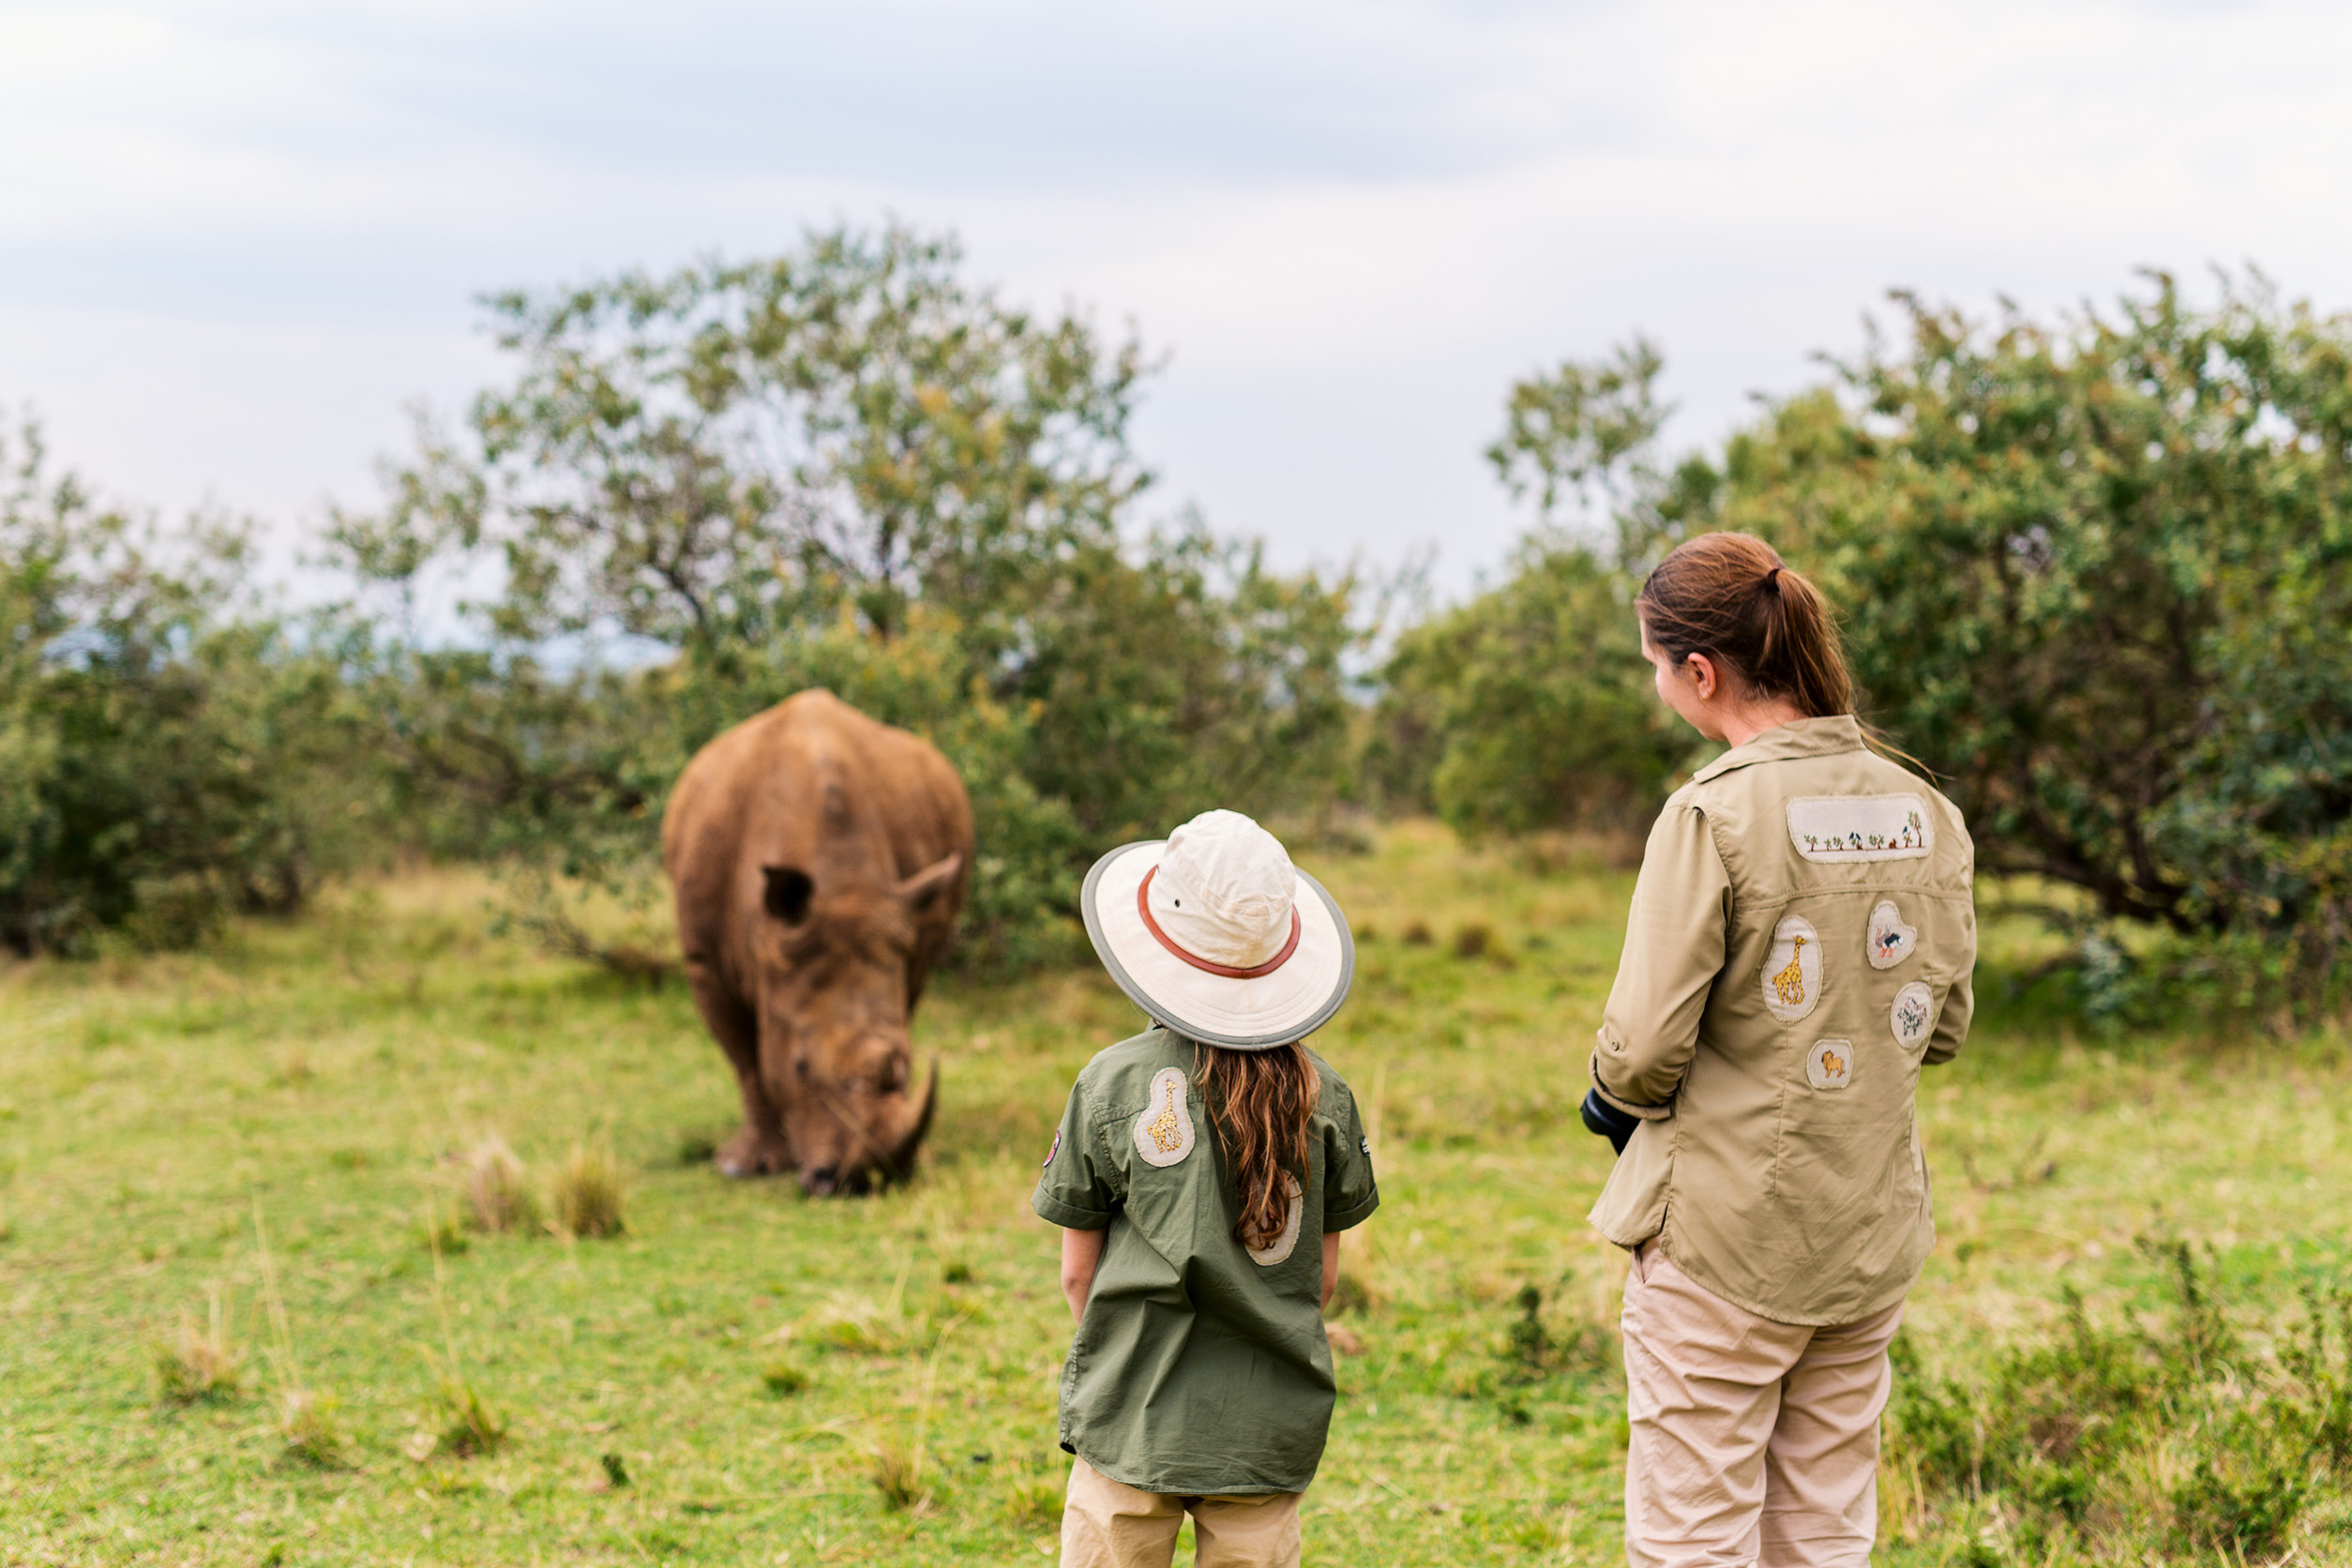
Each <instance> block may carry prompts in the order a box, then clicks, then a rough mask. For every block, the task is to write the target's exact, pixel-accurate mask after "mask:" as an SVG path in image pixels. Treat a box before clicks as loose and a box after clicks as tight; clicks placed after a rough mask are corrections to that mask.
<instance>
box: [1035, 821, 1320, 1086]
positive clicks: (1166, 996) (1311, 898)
mask: <svg viewBox="0 0 2352 1568" xmlns="http://www.w3.org/2000/svg"><path fill="white" fill-rule="evenodd" d="M1167 843H1168V841H1167V840H1166V839H1164V838H1151V839H1145V840H1143V841H1141V842H1138V843H1134V844H1122V845H1121V846H1120V847H1119V848H1117V849H1115V850H1113V851H1111V852H1109V853H1108V854H1107V855H1105V856H1103V858H1102V859H1100V860H1098V861H1096V862H1095V863H1094V866H1093V869H1092V870H1090V871H1088V872H1087V873H1086V886H1085V888H1084V890H1083V891H1082V892H1081V893H1080V894H1079V896H1078V905H1079V912H1081V913H1082V914H1083V915H1084V916H1085V919H1086V935H1087V938H1088V940H1089V941H1091V942H1093V944H1094V955H1095V957H1099V958H1101V959H1102V961H1103V967H1104V968H1105V969H1107V970H1108V971H1110V977H1111V978H1112V979H1113V980H1115V981H1117V982H1118V983H1119V988H1120V989H1121V990H1123V991H1124V992H1126V993H1127V995H1128V996H1129V997H1131V998H1133V999H1134V1001H1135V1003H1136V1005H1137V1006H1138V1007H1140V1008H1142V1009H1143V1010H1144V1011H1145V1012H1146V1013H1148V1014H1150V1015H1151V1016H1152V1017H1153V1018H1155V1019H1156V1020H1158V1021H1159V1022H1161V1023H1164V1024H1166V1025H1167V1026H1168V1028H1170V1029H1172V1030H1174V1031H1175V1032H1176V1033H1179V1034H1182V1035H1184V1036H1185V1037H1186V1038H1187V1039H1193V1040H1199V1041H1202V1042H1204V1043H1206V1044H1208V1045H1212V1046H1224V1047H1227V1048H1229V1049H1233V1050H1270V1049H1272V1048H1274V1047H1275V1046H1287V1045H1289V1043H1290V1042H1292V1041H1293V1040H1303V1039H1304V1038H1305V1037H1306V1036H1307V1035H1309V1034H1312V1033H1315V1031H1317V1030H1318V1029H1320V1028H1321V1027H1322V1026H1323V1025H1324V1024H1325V1023H1327V1022H1329V1021H1330V1019H1331V1016H1332V1015H1333V1014H1334V1013H1336V1012H1338V1011H1339V1004H1340V1003H1343V1002H1345V1001H1347V1000H1348V988H1349V986H1350V985H1352V984H1353V983H1354V981H1355V974H1356V941H1355V936H1354V934H1353V933H1352V932H1350V931H1349V929H1348V921H1347V917H1346V916H1345V915H1343V914H1341V913H1340V911H1339V903H1338V900H1336V899H1334V897H1332V896H1331V894H1330V893H1329V892H1327V891H1326V890H1325V889H1324V887H1323V884H1322V883H1321V882H1317V881H1316V880H1315V879H1314V878H1313V877H1310V876H1308V875H1307V874H1306V873H1305V872H1304V871H1301V870H1299V869H1298V868H1297V867H1291V870H1292V873H1293V874H1294V875H1296V876H1297V878H1298V879H1299V890H1298V901H1297V903H1296V905H1295V906H1294V907H1295V908H1296V909H1297V910H1298V913H1299V945H1298V947H1297V948H1296V949H1295V950H1294V951H1293V952H1292V953H1291V955H1290V957H1289V958H1287V959H1285V960H1284V961H1283V964H1282V967H1281V968H1279V969H1277V970H1275V971H1274V972H1273V973H1271V974H1262V975H1259V976H1258V977H1257V978H1256V979H1252V980H1240V979H1234V978H1231V977H1229V976H1227V975H1222V974H1212V973H1210V972H1207V971H1206V970H1201V969H1196V968H1194V967H1193V966H1192V965H1191V964H1188V963H1186V962H1185V961H1184V959H1183V958H1181V957H1177V956H1176V955H1175V954H1173V953H1171V952H1169V951H1168V949H1167V948H1165V947H1163V946H1161V945H1160V942H1159V939H1158V938H1157V937H1154V936H1153V934H1152V933H1151V931H1150V929H1149V928H1147V927H1145V926H1144V924H1143V915H1142V913H1141V912H1140V911H1139V910H1138V908H1137V907H1136V889H1137V888H1138V887H1140V886H1142V885H1143V877H1144V873H1146V872H1147V871H1149V870H1151V869H1152V867H1154V866H1157V865H1158V864H1159V863H1160V852H1161V851H1162V850H1164V849H1165V848H1166V847H1167Z"/></svg>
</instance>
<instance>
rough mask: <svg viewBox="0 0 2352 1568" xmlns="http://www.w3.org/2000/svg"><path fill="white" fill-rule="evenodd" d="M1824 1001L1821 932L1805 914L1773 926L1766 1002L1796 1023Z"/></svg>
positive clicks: (1779, 1015) (1776, 1015) (1767, 956)
mask: <svg viewBox="0 0 2352 1568" xmlns="http://www.w3.org/2000/svg"><path fill="white" fill-rule="evenodd" d="M1820 1003H1821V933H1820V932H1818V931H1817V930H1815V929H1814V928H1813V922H1812V921H1810V920H1807V919H1806V918H1805V917H1804V916H1803V915H1802V914H1792V915H1789V916H1787V918H1786V919H1784V920H1783V921H1781V923H1780V924H1779V925H1778V926H1776V927H1773V928H1772V949H1771V951H1770V952H1768V953H1766V954H1765V956H1764V1005H1765V1006H1766V1007H1768V1008H1770V1009H1771V1010H1772V1017H1774V1018H1778V1019H1779V1020H1780V1021H1781V1022H1783V1023H1795V1022H1797V1021H1798V1020H1799V1019H1801V1018H1804V1017H1805V1016H1806V1015H1807V1014H1809V1013H1811V1012H1812V1011H1813V1010H1814V1008H1816V1007H1817V1006H1818V1005H1820Z"/></svg>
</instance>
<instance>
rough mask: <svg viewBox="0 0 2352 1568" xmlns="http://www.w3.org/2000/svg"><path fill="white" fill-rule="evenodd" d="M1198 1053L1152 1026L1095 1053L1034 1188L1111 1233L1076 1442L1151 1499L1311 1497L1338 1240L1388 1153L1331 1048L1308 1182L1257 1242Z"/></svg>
mask: <svg viewBox="0 0 2352 1568" xmlns="http://www.w3.org/2000/svg"><path fill="white" fill-rule="evenodd" d="M1198 1050H1199V1048H1197V1047H1196V1046H1195V1045H1194V1044H1193V1042H1192V1041H1190V1040H1188V1039H1186V1038H1184V1036H1183V1035H1181V1034H1177V1033H1171V1032H1170V1031H1169V1030H1168V1029H1166V1028H1154V1029H1152V1030H1150V1031H1149V1032H1147V1033H1142V1034H1138V1035H1137V1036H1136V1037H1135V1038H1134V1039H1131V1040H1123V1041H1121V1042H1120V1043H1119V1044H1117V1045H1115V1046H1113V1047H1111V1048H1109V1049H1108V1050H1107V1051H1104V1052H1103V1053H1102V1054H1101V1055H1100V1056H1097V1057H1096V1058H1094V1060H1093V1061H1092V1062H1090V1063H1087V1065H1086V1068H1085V1070H1084V1071H1082V1072H1080V1073H1079V1074H1078V1084H1077V1086H1076V1087H1075V1088H1073V1089H1072V1090H1071V1091H1070V1104H1069V1108H1068V1109H1067V1110H1066V1111H1065V1112H1063V1117H1062V1127H1061V1130H1060V1131H1059V1132H1057V1133H1055V1134H1054V1138H1053V1150H1052V1153H1049V1154H1048V1155H1047V1156H1046V1168H1045V1174H1044V1175H1043V1176H1042V1177H1041V1178H1039V1180H1038V1183H1037V1191H1036V1194H1035V1196H1033V1198H1032V1199H1030V1205H1031V1207H1033V1208H1034V1209H1035V1210H1036V1211H1037V1213H1038V1214H1040V1215H1042V1216H1043V1217H1045V1218H1047V1219H1049V1220H1051V1221H1052V1222H1053V1223H1054V1224H1056V1225H1060V1226H1065V1227H1067V1228H1069V1229H1074V1230H1099V1229H1104V1228H1106V1227H1108V1229H1109V1231H1110V1234H1109V1235H1108V1237H1107V1238H1106V1239H1105V1241H1104V1244H1103V1257H1102V1261H1101V1263H1100V1264H1099V1265H1098V1266H1097V1267H1096V1269H1095V1272H1094V1285H1093V1291H1092V1293H1091V1294H1089V1295H1088V1297H1087V1298H1086V1311H1085V1315H1084V1316H1083V1317H1082V1318H1081V1319H1079V1321H1078V1333H1077V1334H1076V1335H1074V1336H1073V1337H1072V1339H1071V1342H1070V1355H1069V1359H1068V1361H1067V1362H1066V1363H1065V1364H1063V1371H1062V1446H1063V1448H1064V1449H1066V1450H1068V1451H1069V1452H1070V1453H1072V1454H1076V1455H1078V1456H1079V1457H1080V1458H1082V1459H1084V1460H1085V1461H1086V1462H1087V1463H1088V1464H1090V1465H1092V1466H1093V1467H1094V1469H1095V1470H1099V1471H1101V1472H1102V1473H1103V1474H1105V1475H1107V1476H1109V1477H1110V1478H1111V1479H1112V1480H1113V1481H1120V1482H1124V1483H1125V1484H1126V1485H1130V1486H1134V1487H1137V1488H1138V1489H1139V1490H1142V1491H1146V1492H1166V1493H1174V1494H1177V1495H1180V1496H1186V1497H1191V1496H1210V1495H1217V1496H1241V1495H1245V1494H1250V1493H1259V1492H1303V1491H1304V1490H1306V1485H1307V1483H1308V1482H1310V1481H1312V1480H1313V1479H1314V1478H1315V1467H1316V1466H1317V1465H1318V1464H1319V1463H1320V1462H1321V1460H1322V1457H1323V1440H1324V1437H1325V1435H1326V1434H1327V1433H1328V1432H1329V1430H1330V1427H1331V1410H1332V1399H1333V1395H1334V1383H1333V1380H1332V1365H1331V1346H1330V1344H1329V1343H1328V1342H1327V1341H1326V1340H1325V1339H1324V1337H1323V1313H1322V1289H1323V1237H1324V1236H1325V1235H1326V1234H1327V1233H1330V1232H1334V1231H1339V1230H1345V1229H1348V1228H1349V1227H1350V1226H1356V1225H1361V1224H1363V1223H1364V1221H1365V1220H1366V1219H1369V1218H1370V1217H1371V1215H1372V1211H1373V1210H1375V1209H1377V1208H1379V1207H1380V1192H1379V1190H1378V1189H1377V1188H1376V1187H1375V1185H1374V1184H1373V1180H1372V1151H1371V1146H1370V1145H1369V1144H1368V1143H1367V1142H1366V1141H1365V1140H1364V1127H1363V1123H1361V1122H1360V1121H1359V1120H1358V1118H1357V1115H1356V1102H1355V1096H1354V1095H1353V1094H1351V1093H1349V1091H1348V1086H1347V1084H1346V1083H1344V1082H1342V1081H1341V1080H1340V1078H1339V1075H1338V1074H1336V1073H1334V1072H1333V1071H1332V1070H1331V1068H1330V1066H1329V1065H1328V1064H1327V1063H1324V1062H1323V1061H1322V1060H1321V1059H1320V1058H1316V1059H1315V1070H1316V1072H1317V1074H1318V1075H1319V1077H1320V1078H1321V1080H1322V1093H1321V1094H1320V1096H1319V1099H1318V1100H1317V1103H1316V1108H1315V1115H1314V1120H1313V1122H1312V1123H1310V1125H1309V1128H1308V1141H1309V1150H1310V1159H1309V1168H1308V1170H1307V1180H1306V1184H1305V1190H1304V1191H1303V1192H1301V1193H1299V1194H1298V1195H1297V1197H1296V1198H1295V1199H1293V1201H1292V1203H1291V1206H1290V1222H1289V1226H1288V1227H1287V1228H1286V1229H1285V1230H1284V1231H1283V1233H1282V1234H1281V1235H1280V1236H1278V1237H1276V1238H1275V1239H1274V1242H1273V1243H1272V1244H1270V1245H1269V1246H1267V1247H1266V1248H1264V1249H1263V1250H1261V1251H1258V1252H1251V1251H1249V1250H1247V1249H1245V1248H1244V1247H1243V1245H1242V1244H1241V1243H1240V1242H1238V1241H1236V1240H1234V1238H1233V1221H1234V1218H1235V1206H1234V1199H1233V1195H1232V1192H1231V1189H1230V1188H1229V1186H1228V1184H1227V1183H1226V1182H1225V1180H1224V1177H1223V1174H1222V1171H1221V1169H1220V1165H1219V1157H1218V1153H1217V1139H1216V1138H1215V1137H1214V1133H1213V1131H1212V1128H1211V1126H1210V1122H1209V1115H1208V1108H1207V1106H1206V1105H1205V1104H1204V1103H1203V1101H1202V1099H1201V1096H1200V1092H1199V1088H1198V1087H1197V1086H1195V1085H1194V1084H1193V1083H1192V1081H1191V1078H1192V1075H1193V1070H1194V1064H1195V1063H1194V1058H1195V1056H1196V1055H1197V1054H1198Z"/></svg>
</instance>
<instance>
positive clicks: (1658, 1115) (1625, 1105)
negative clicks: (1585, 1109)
mask: <svg viewBox="0 0 2352 1568" xmlns="http://www.w3.org/2000/svg"><path fill="white" fill-rule="evenodd" d="M1592 1092H1593V1093H1596V1094H1598V1095H1600V1096H1601V1103H1602V1104H1604V1105H1608V1106H1615V1107H1616V1108H1618V1109H1619V1110H1621V1111H1623V1112H1624V1113H1625V1114H1626V1115H1628V1116H1638V1117H1640V1118H1641V1119H1642V1120H1643V1121H1645V1122H1663V1121H1665V1120H1666V1118H1667V1117H1669V1116H1671V1115H1673V1114H1674V1108H1673V1107H1672V1106H1638V1105H1636V1104H1634V1103H1633V1102H1632V1101H1631V1100H1622V1099H1620V1098H1618V1097H1617V1096H1616V1095H1615V1094H1612V1093H1609V1086H1608V1085H1607V1084H1606V1083H1603V1082H1602V1081H1601V1053H1600V1052H1599V1051H1597V1050H1596V1051H1594V1052H1593V1053H1592Z"/></svg>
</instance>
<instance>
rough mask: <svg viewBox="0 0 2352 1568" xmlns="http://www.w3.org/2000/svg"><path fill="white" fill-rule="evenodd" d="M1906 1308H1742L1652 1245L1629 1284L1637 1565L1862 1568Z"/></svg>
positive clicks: (1630, 1477)
mask: <svg viewBox="0 0 2352 1568" xmlns="http://www.w3.org/2000/svg"><path fill="white" fill-rule="evenodd" d="M1902 1321H1903V1305H1902V1304H1901V1303H1900V1302H1898V1303H1896V1304H1894V1305H1893V1306H1891V1307H1889V1308H1888V1309H1887V1310H1886V1311H1884V1312H1881V1313H1879V1314H1877V1316H1876V1317H1872V1318H1867V1319H1863V1320H1862V1321H1861V1322H1859V1323H1849V1324H1846V1325H1844V1326H1843V1327H1838V1328H1807V1327H1803V1326H1802V1325H1798V1324H1790V1323H1776V1322H1774V1321H1772V1319H1769V1318H1759V1317H1757V1316H1756V1314H1755V1313H1753V1312H1750V1311H1748V1310H1747V1309H1745V1308H1744V1307H1739V1306H1734V1305H1732V1304H1731V1303H1729V1302H1727V1301H1725V1300H1724V1299H1723V1298H1722V1297H1721V1296H1718V1295H1716V1294H1714V1293H1713V1292H1712V1291H1711V1290H1709V1289H1706V1288H1705V1287H1704V1286H1701V1285H1700V1284H1699V1283H1698V1282H1697V1281H1696V1280H1694V1279H1693V1278H1691V1276H1690V1275H1688V1274H1684V1273H1683V1272H1682V1271H1681V1269H1678V1268H1676V1267H1675V1266H1674V1262H1673V1260H1672V1259H1669V1258H1667V1257H1666V1254H1665V1253H1663V1252H1660V1251H1659V1250H1658V1248H1657V1246H1656V1245H1655V1244H1646V1245H1644V1246H1643V1247H1641V1249H1640V1250H1638V1251H1637V1252H1636V1253H1635V1254H1634V1267H1633V1272H1632V1274H1628V1275H1627V1276H1626V1280H1625V1317H1624V1325H1625V1404H1626V1415H1627V1418H1628V1420H1629V1422H1630V1425H1631V1426H1632V1428H1633V1436H1632V1440H1631V1442H1630V1443H1629V1444H1628V1446H1627V1450H1626V1455H1625V1556H1626V1559H1627V1560H1628V1561H1630V1562H1631V1563H1633V1564H1634V1568H1750V1565H1754V1568H1867V1565H1868V1563H1869V1561H1870V1546H1871V1541H1872V1538H1873V1537H1874V1536H1875V1535H1876V1534H1877V1525H1878V1494H1877V1478H1878V1416H1879V1414H1880V1412H1881V1411H1883V1410H1885V1409H1886V1408H1887V1395H1888V1392H1889V1391H1890V1389H1891V1388H1892V1373H1891V1371H1890V1370H1889V1368H1888V1365H1887V1346H1888V1344H1889V1342H1890V1341H1892V1339H1893V1338H1894V1331H1895V1330H1896V1329H1897V1328H1898V1327H1900V1326H1901V1324H1902Z"/></svg>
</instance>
